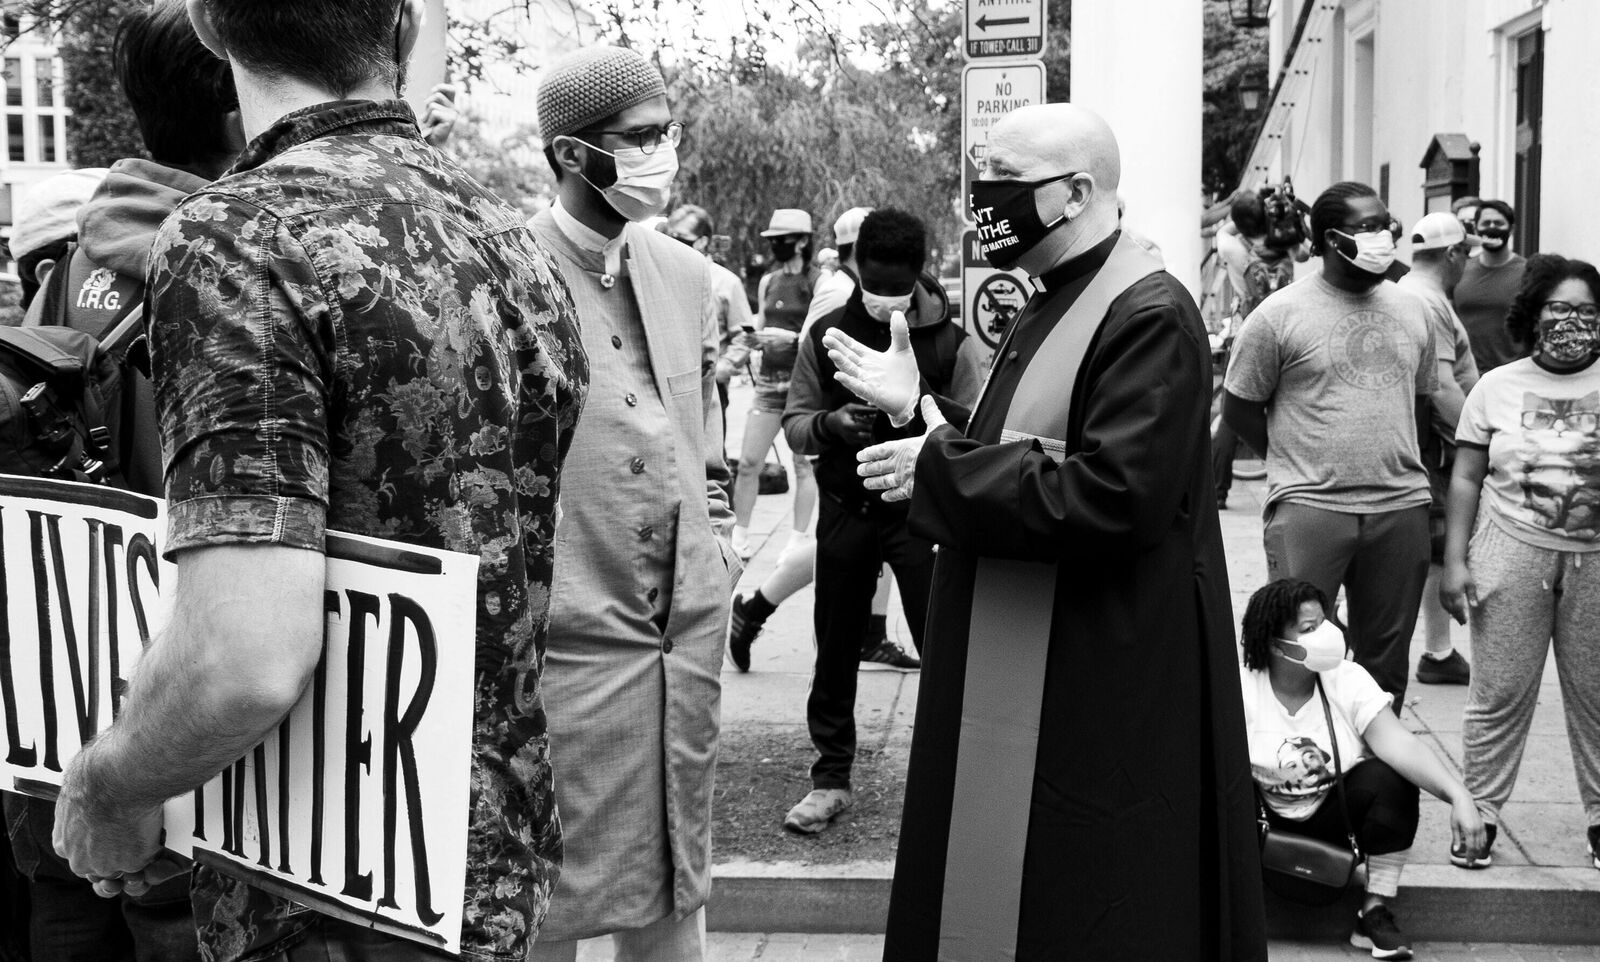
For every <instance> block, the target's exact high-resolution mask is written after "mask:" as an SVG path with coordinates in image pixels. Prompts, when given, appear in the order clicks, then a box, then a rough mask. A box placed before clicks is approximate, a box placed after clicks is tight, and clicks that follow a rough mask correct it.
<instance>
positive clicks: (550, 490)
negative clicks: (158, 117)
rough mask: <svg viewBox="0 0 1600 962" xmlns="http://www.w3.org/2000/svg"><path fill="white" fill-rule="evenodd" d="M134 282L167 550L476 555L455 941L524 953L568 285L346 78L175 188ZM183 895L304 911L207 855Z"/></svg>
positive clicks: (554, 843) (547, 801)
mask: <svg viewBox="0 0 1600 962" xmlns="http://www.w3.org/2000/svg"><path fill="white" fill-rule="evenodd" d="M150 305H151V310H150V328H151V348H152V358H153V364H154V374H155V378H154V380H155V387H156V396H157V406H158V410H159V413H160V421H161V433H162V446H163V449H164V452H165V455H166V459H167V463H168V467H167V475H166V489H167V496H168V499H169V502H170V514H169V518H170V529H171V530H170V534H169V537H168V542H167V546H168V551H169V553H174V554H176V553H181V552H184V551H188V550H191V549H196V548H200V547H204V546H211V545H237V544H277V545H287V546H291V547H297V548H304V549H307V550H312V551H321V550H322V548H323V534H324V531H325V530H326V529H327V528H334V529H337V530H340V531H348V532H352V533H355V534H362V535H370V536H375V537H381V538H388V539H393V540H397V541H402V542H407V543H411V544H416V545H420V546H426V547H432V548H441V549H447V550H452V551H460V552H467V553H471V554H474V555H477V556H478V557H479V558H480V559H481V565H480V569H479V576H478V612H477V644H476V650H475V651H466V652H458V653H456V654H457V655H458V656H460V657H468V658H474V659H475V664H476V670H477V685H476V693H477V703H476V707H475V713H474V723H475V731H474V739H473V771H472V784H471V802H470V805H471V810H470V812H469V825H470V828H469V833H470V834H469V840H468V852H469V855H468V865H467V877H466V890H465V892H464V893H463V898H464V909H465V916H464V921H463V932H462V945H463V955H464V956H465V957H466V958H471V959H513V958H514V959H522V958H524V957H525V955H526V953H527V952H528V950H529V947H530V946H531V944H532V942H533V940H534V937H535V935H536V934H537V932H538V928H539V925H540V923H541V922H542V920H543V918H544V915H545V911H546V909H547V907H548V904H549V899H550V892H551V890H552V888H553V887H554V885H555V880H556V876H557V873H558V871H559V866H560V859H561V847H562V842H561V829H560V821H559V819H558V818H557V816H556V812H555V803H554V794H553V783H552V775H551V769H550V761H549V744H548V738H547V735H546V727H545V715H544V709H543V706H542V705H541V703H540V697H539V674H540V670H541V666H542V665H543V662H544V645H545V634H546V628H547V621H548V609H549V601H550V580H551V576H552V573H553V571H552V569H553V555H552V550H553V543H554V538H553V533H554V528H555V511H556V499H557V497H558V495H559V493H560V476H561V467H562V462H563V459H564V458H565V456H566V452H567V450H568V446H569V445H570V443H571V440H572V434H573V430H574V428H575V426H576V424H577V420H578V415H579V412H580V410H581V408H582V405H583V401H584V396H585V392H586V390H587V384H588V361H587V357H586V356H585V354H584V351H583V347H582V342H581V340H580V339H579V336H578V327H577V321H576V318H575V317H574V314H573V310H572V302H571V298H570V296H569V294H568V291H567V288H566V285H565V284H564V283H563V281H562V280H561V278H560V276H559V275H558V274H557V273H556V271H555V269H554V267H553V266H552V263H551V261H550V259H549V258H548V257H547V256H546V254H545V253H544V252H543V251H542V250H541V249H540V248H539V246H538V245H537V244H536V243H535V241H534V239H533V235H532V234H531V232H530V231H529V230H528V228H527V227H526V226H525V225H524V223H523V222H522V219H521V217H520V216H519V215H518V214H517V213H516V212H514V211H512V210H511V209H510V208H508V207H507V206H506V205H505V204H504V203H503V202H502V201H500V200H499V199H498V198H496V197H494V196H493V195H492V194H490V193H489V192H488V191H487V190H485V189H484V188H482V187H480V186H479V185H478V184H477V183H475V182H474V181H473V180H472V179H471V178H469V177H468V176H467V175H466V174H464V173H463V172H462V171H461V170H460V169H459V168H457V167H456V166H455V165H454V164H452V163H451V162H450V161H449V160H447V159H446V158H445V156H444V155H443V154H441V153H439V152H438V151H437V150H435V149H433V148H432V147H429V146H428V145H427V144H425V143H424V142H423V141H422V139H421V137H420V135H419V133H418V130H417V126H416V122H415V120H414V119H413V117H412V114H411V111H410V108H408V107H407V106H406V105H405V104H403V103H399V102H388V103H374V102H370V101H346V102H341V103H335V104H327V105H322V106H319V107H311V108H307V109H306V110H302V111H299V112H296V113H293V114H290V115H289V116H287V117H285V118H284V119H283V120H281V121H279V122H278V123H277V124H276V125H275V126H273V127H272V128H271V129H269V130H268V131H267V132H266V133H264V134H263V135H262V136H261V137H259V138H258V139H257V140H256V141H255V142H254V143H253V144H252V145H251V146H250V147H249V148H248V149H247V150H246V151H245V153H244V154H243V155H242V156H241V158H240V160H239V161H238V163H237V164H236V166H235V167H234V169H233V171H232V172H230V173H229V174H228V175H227V176H225V177H223V178H222V179H221V180H219V181H217V182H216V183H215V184H212V185H211V186H210V187H207V188H205V189H203V190H201V191H200V192H198V193H196V194H193V195H191V196H190V197H189V198H188V199H186V200H185V201H184V202H183V203H182V204H181V205H180V206H179V207H178V209H177V210H176V211H175V212H174V213H173V215H172V216H171V217H170V218H169V219H168V220H167V221H166V223H165V224H164V225H163V226H162V228H161V231H160V233H159V234H158V236H157V239H156V242H155V245H154V248H153V250H152V253H151V281H150ZM193 897H194V909H195V922H196V927H197V929H198V933H199V937H200V942H201V945H202V949H203V954H204V955H205V956H206V957H207V958H208V959H213V960H233V959H239V958H241V957H245V956H249V955H251V954H252V953H255V952H259V951H261V950H262V949H263V948H264V947H267V946H270V945H272V944H274V943H275V942H278V941H280V940H282V939H284V938H288V937H290V936H292V935H294V934H295V932H297V931H298V930H300V929H303V928H305V927H307V926H308V925H310V924H311V922H312V921H313V920H314V919H315V916H314V915H312V914H310V913H309V912H308V911H307V910H305V909H302V908H300V907H298V906H296V905H294V904H293V903H291V902H288V901H285V900H282V899H278V898H274V897H272V896H269V895H267V894H266V893H264V892H261V891H259V890H256V889H253V888H250V887H249V886H247V885H244V884H243V883H240V882H237V881H233V880H231V879H229V878H227V877H224V876H221V875H219V874H217V873H214V872H211V871H209V870H207V869H205V868H197V869H196V873H195V881H194V888H193Z"/></svg>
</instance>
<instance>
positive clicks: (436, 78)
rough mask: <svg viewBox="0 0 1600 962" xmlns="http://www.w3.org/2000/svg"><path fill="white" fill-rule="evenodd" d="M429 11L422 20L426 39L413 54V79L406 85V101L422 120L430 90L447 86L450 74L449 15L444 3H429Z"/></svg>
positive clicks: (420, 39) (441, 0)
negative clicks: (448, 63)
mask: <svg viewBox="0 0 1600 962" xmlns="http://www.w3.org/2000/svg"><path fill="white" fill-rule="evenodd" d="M425 6H426V7H427V12H426V13H425V15H424V19H423V21H422V36H420V37H418V38H417V46H416V47H415V48H414V49H413V50H412V51H411V66H410V67H409V76H410V80H408V81H407V82H406V100H408V101H409V102H410V103H411V107H412V109H414V110H416V111H417V118H418V119H419V120H420V119H421V117H422V103H423V101H425V100H427V99H428V93H429V91H431V90H433V88H434V87H435V86H436V85H438V84H441V83H444V78H445V75H446V63H445V60H446V54H445V33H446V31H447V30H448V28H449V25H450V19H449V17H447V16H446V15H445V11H444V0H427V3H426V4H425Z"/></svg>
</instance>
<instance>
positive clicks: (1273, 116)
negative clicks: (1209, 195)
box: [1239, 0, 1339, 188]
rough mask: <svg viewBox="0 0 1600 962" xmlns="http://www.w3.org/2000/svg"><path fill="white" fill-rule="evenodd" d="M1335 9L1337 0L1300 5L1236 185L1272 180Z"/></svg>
mask: <svg viewBox="0 0 1600 962" xmlns="http://www.w3.org/2000/svg"><path fill="white" fill-rule="evenodd" d="M1338 11H1339V0H1306V3H1305V6H1304V7H1302V8H1301V11H1300V22H1299V24H1298V25H1297V26H1296V29H1295V35H1294V42H1293V45H1292V46H1291V48H1290V54H1289V64H1288V66H1287V67H1286V68H1285V69H1284V71H1283V73H1281V74H1279V75H1278V81H1277V83H1275V84H1274V85H1273V87H1272V102H1271V104H1269V105H1268V107H1267V119H1266V122H1265V123H1263V124H1262V125H1261V133H1259V134H1257V135H1256V144H1255V147H1254V148H1253V149H1252V150H1251V151H1250V162H1249V163H1248V164H1247V165H1246V166H1245V168H1244V176H1243V178H1242V183H1240V185H1239V186H1240V188H1254V187H1257V186H1259V185H1261V184H1263V183H1266V182H1268V181H1270V180H1272V179H1273V177H1272V168H1273V165H1274V163H1275V162H1276V161H1277V160H1278V158H1279V155H1280V153H1281V150H1282V147H1283V138H1284V136H1285V135H1286V134H1287V133H1288V132H1289V123H1290V122H1291V121H1292V120H1293V119H1294V114H1295V108H1296V107H1297V106H1299V105H1300V104H1301V103H1303V102H1304V100H1305V98H1306V97H1308V96H1310V94H1311V81H1312V77H1313V75H1314V74H1315V73H1316V68H1317V63H1318V61H1320V60H1321V59H1322V56H1323V51H1324V49H1325V48H1326V47H1327V42H1328V39H1329V36H1330V31H1331V30H1332V28H1333V22H1334V14H1336V13H1337V12H1338Z"/></svg>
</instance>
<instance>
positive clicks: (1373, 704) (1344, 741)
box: [1239, 661, 1393, 820]
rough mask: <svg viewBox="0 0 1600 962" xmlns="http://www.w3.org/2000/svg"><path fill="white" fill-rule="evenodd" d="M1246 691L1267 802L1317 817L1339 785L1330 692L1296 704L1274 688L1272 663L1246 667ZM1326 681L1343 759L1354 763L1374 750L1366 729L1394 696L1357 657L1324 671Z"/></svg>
mask: <svg viewBox="0 0 1600 962" xmlns="http://www.w3.org/2000/svg"><path fill="white" fill-rule="evenodd" d="M1239 671H1240V675H1239V680H1240V682H1241V685H1242V688H1243V691H1244V724H1245V736H1246V738H1247V739H1248V741H1249V745H1250V773H1251V775H1253V776H1254V777H1255V780H1256V786H1257V787H1259V788H1260V789H1261V796H1262V798H1263V799H1265V800H1266V803H1267V807H1268V808H1270V809H1271V810H1272V811H1273V812H1274V813H1276V814H1278V815H1281V816H1283V817H1284V818H1291V819H1296V820H1301V819H1307V818H1310V817H1311V816H1312V815H1313V814H1315V813H1316V811H1317V808H1318V807H1319V806H1320V805H1321V804H1322V800H1323V799H1324V798H1326V797H1327V795H1328V792H1329V791H1330V790H1331V789H1332V788H1333V782H1334V774H1333V773H1334V763H1333V742H1332V741H1331V740H1330V739H1329V737H1328V721H1327V717H1326V715H1325V714H1324V713H1323V710H1322V699H1321V698H1318V697H1317V695H1316V693H1315V692H1313V693H1312V695H1311V698H1310V700H1309V701H1307V702H1306V703H1305V704H1304V705H1301V706H1300V709H1299V711H1293V712H1291V711H1290V710H1289V709H1287V708H1285V707H1284V705H1283V702H1281V701H1279V700H1278V696H1277V695H1276V694H1274V693H1273V691H1272V678H1271V676H1270V675H1269V674H1268V673H1267V672H1266V671H1265V670H1262V671H1251V670H1250V669H1248V668H1240V669H1239ZM1321 677H1322V687H1323V690H1324V691H1325V692H1327V694H1328V708H1329V709H1330V712H1331V714H1332V715H1333V728H1334V731H1335V732H1337V736H1338V739H1339V765H1340V767H1341V768H1342V769H1343V770H1344V771H1349V770H1350V769H1351V768H1354V767H1355V766H1356V765H1357V764H1359V763H1361V762H1362V761H1365V760H1366V759H1367V758H1370V757H1372V752H1371V750H1370V749H1368V748H1367V743H1366V739H1365V738H1364V737H1363V733H1364V732H1365V731H1366V730H1367V726H1368V725H1370V724H1372V720H1373V719H1374V718H1377V717H1378V715H1379V714H1381V713H1382V712H1386V711H1389V709H1390V706H1391V705H1392V704H1393V699H1392V698H1391V697H1390V696H1389V694H1388V693H1387V692H1385V691H1384V690H1383V689H1382V688H1379V687H1378V683H1377V682H1376V681H1374V680H1373V678H1372V676H1371V675H1370V674H1368V673H1367V670H1366V669H1365V668H1362V667H1361V666H1360V665H1358V664H1356V663H1355V662H1352V661H1345V662H1340V664H1339V667H1337V668H1333V669H1330V670H1329V671H1325V672H1322V675H1321Z"/></svg>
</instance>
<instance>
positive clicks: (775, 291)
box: [733, 209, 818, 558]
mask: <svg viewBox="0 0 1600 962" xmlns="http://www.w3.org/2000/svg"><path fill="white" fill-rule="evenodd" d="M761 236H762V237H765V238H766V239H767V242H768V243H769V244H771V245H772V263H773V268H772V270H770V271H768V272H767V273H766V274H764V275H762V278H761V283H760V285H759V286H758V287H757V288H756V305H757V308H758V310H757V313H756V321H755V330H754V331H753V332H751V333H749V334H746V335H745V336H744V337H743V338H742V339H741V340H742V341H743V342H744V345H745V346H746V347H750V348H754V349H755V350H756V351H757V352H758V353H757V363H756V366H755V368H754V373H755V384H756V398H755V403H754V404H753V405H752V406H751V408H750V417H749V418H748V419H747V420H746V421H745V425H744V440H743V442H742V443H741V444H740V447H739V468H738V473H737V474H736V475H735V477H734V479H733V514H734V527H733V550H734V551H736V552H738V553H739V557H740V558H749V557H750V555H751V554H752V553H753V552H754V550H755V549H754V548H753V547H752V546H751V544H750V518H751V516H752V515H753V514H754V513H755V509H756V497H757V495H758V494H759V493H760V487H761V466H762V465H764V464H766V463H767V451H768V450H769V449H771V447H772V442H773V440H774V439H776V438H777V436H778V431H779V430H780V429H781V427H782V420H783V406H784V404H785V403H787V402H788V400H789V379H790V377H791V376H793V374H794V361H795V356H796V354H798V353H799V344H800V331H801V329H802V328H803V327H804V326H805V319H806V312H807V311H808V310H809V309H810V307H811V299H812V296H813V293H814V291H815V289H816V285H817V280H818V272H817V270H816V269H815V268H813V267H811V266H810V263H811V215H810V214H808V213H806V212H805V211H803V210H793V209H780V210H775V211H773V212H772V220H771V221H770V222H769V223H768V225H767V229H766V230H764V231H762V232H761ZM816 506H817V480H816V477H815V476H814V474H813V472H812V470H811V462H809V461H807V460H806V459H805V458H803V457H799V456H796V457H795V459H794V527H793V529H792V530H791V531H790V533H789V542H790V544H792V545H795V546H796V547H798V546H799V545H800V544H801V543H802V542H804V541H805V538H806V529H807V528H809V527H810V526H811V512H812V511H814V510H815V509H816Z"/></svg>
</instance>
